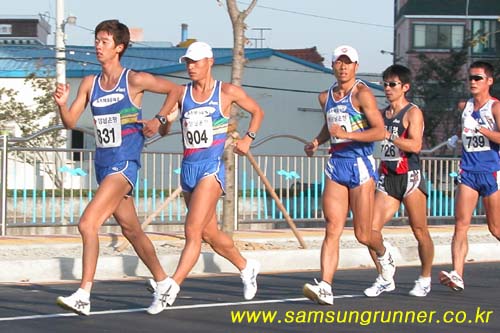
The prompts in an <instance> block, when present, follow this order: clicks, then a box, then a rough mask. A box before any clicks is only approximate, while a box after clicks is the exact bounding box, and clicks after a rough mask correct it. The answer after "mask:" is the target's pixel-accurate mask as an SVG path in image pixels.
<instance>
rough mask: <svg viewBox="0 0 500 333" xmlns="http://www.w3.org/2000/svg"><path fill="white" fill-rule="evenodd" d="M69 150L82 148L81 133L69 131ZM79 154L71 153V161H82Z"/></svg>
mask: <svg viewBox="0 0 500 333" xmlns="http://www.w3.org/2000/svg"><path fill="white" fill-rule="evenodd" d="M71 148H76V149H82V148H83V133H82V132H80V131H71ZM82 154H83V153H81V152H73V161H82V160H83V158H82Z"/></svg>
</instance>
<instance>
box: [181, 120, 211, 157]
mask: <svg viewBox="0 0 500 333" xmlns="http://www.w3.org/2000/svg"><path fill="white" fill-rule="evenodd" d="M183 137H184V146H185V147H186V148H191V149H192V148H208V147H210V146H211V145H212V142H213V140H214V135H213V126H212V118H211V117H193V118H185V119H184V128H183Z"/></svg>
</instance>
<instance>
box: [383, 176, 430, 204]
mask: <svg viewBox="0 0 500 333" xmlns="http://www.w3.org/2000/svg"><path fill="white" fill-rule="evenodd" d="M417 189H418V190H420V191H422V193H424V194H425V196H427V189H426V186H425V181H424V178H423V177H422V172H421V171H420V170H410V171H408V173H404V174H401V175H397V174H388V175H384V174H381V175H380V179H379V180H378V182H377V191H380V192H382V193H385V194H387V195H390V196H391V197H393V198H395V199H397V200H399V201H403V198H404V197H406V196H408V195H410V194H411V193H413V192H414V191H415V190H417Z"/></svg>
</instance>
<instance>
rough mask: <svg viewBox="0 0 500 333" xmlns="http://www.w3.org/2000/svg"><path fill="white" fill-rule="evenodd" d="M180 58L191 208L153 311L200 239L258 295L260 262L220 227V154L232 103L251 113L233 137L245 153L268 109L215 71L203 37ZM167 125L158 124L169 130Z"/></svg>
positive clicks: (189, 263)
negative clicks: (243, 131)
mask: <svg viewBox="0 0 500 333" xmlns="http://www.w3.org/2000/svg"><path fill="white" fill-rule="evenodd" d="M179 62H184V63H185V64H186V69H187V71H188V74H189V77H190V78H191V80H192V81H191V82H190V83H188V84H186V85H184V86H182V87H179V89H181V93H179V94H178V96H180V98H179V100H178V105H179V109H180V112H179V114H180V122H181V128H182V139H183V145H184V157H183V160H182V166H181V186H182V190H183V192H184V200H185V202H186V206H187V208H188V213H187V215H186V221H185V235H186V243H185V246H184V250H183V251H182V254H181V258H180V261H179V264H178V265H177V269H176V271H175V273H174V274H173V275H172V278H168V283H167V284H165V285H162V286H160V285H158V286H157V287H156V289H155V302H154V303H153V305H152V306H151V307H149V309H148V312H149V313H150V314H156V313H159V312H161V311H163V310H164V309H165V308H166V307H167V306H169V305H172V304H173V303H174V301H175V298H176V296H177V293H178V292H179V290H180V287H179V286H180V285H181V284H182V282H183V281H184V280H185V279H186V277H187V276H188V274H189V272H190V271H191V269H192V268H193V266H194V265H195V264H196V261H197V260H198V257H199V256H200V252H201V243H202V241H205V242H207V243H208V244H209V245H210V246H211V247H212V248H213V249H214V251H215V252H217V253H218V254H219V255H221V256H222V257H224V258H226V259H228V260H229V261H230V262H231V263H232V264H234V265H235V266H236V267H237V268H238V269H239V270H240V272H241V279H242V282H243V291H244V292H243V296H244V298H245V299H246V300H250V299H252V298H254V296H255V293H256V292H257V274H258V273H259V270H260V263H259V262H258V261H256V260H252V259H245V258H244V257H243V256H242V255H241V253H240V252H239V251H238V249H237V248H236V246H235V245H234V242H233V240H232V239H231V237H229V236H228V235H227V234H226V233H224V232H223V231H221V230H219V229H218V226H217V218H216V214H215V212H216V206H217V201H218V200H219V197H220V196H221V195H223V194H224V188H225V169H224V163H223V160H222V154H223V152H224V144H225V142H226V139H227V132H228V124H229V116H230V111H231V106H232V104H233V103H234V104H236V105H238V106H239V107H240V108H241V109H243V110H245V111H247V112H248V113H250V115H251V119H250V124H249V127H248V131H247V132H246V134H245V135H244V136H243V137H242V138H241V139H240V140H238V141H236V142H235V143H234V152H236V153H237V154H240V155H244V154H246V153H247V152H248V150H249V148H250V144H251V143H252V141H253V140H254V139H255V136H256V132H257V131H258V130H259V128H260V125H261V122H262V119H263V117H264V112H263V111H262V109H261V108H260V106H259V105H258V104H257V102H256V101H255V100H254V99H253V98H251V97H250V96H248V95H247V94H246V93H245V91H244V90H243V89H242V88H241V87H238V86H235V85H233V84H230V83H225V82H222V81H218V80H215V79H214V78H213V77H212V72H211V70H212V66H213V64H214V58H213V51H212V48H211V47H210V46H209V45H208V44H207V43H204V42H195V43H193V44H191V45H190V46H189V47H188V49H187V51H186V53H185V54H184V55H183V56H182V57H180V59H179ZM167 131H168V128H167V126H162V127H160V134H161V135H165V134H166V133H167Z"/></svg>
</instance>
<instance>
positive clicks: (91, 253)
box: [78, 174, 130, 292]
mask: <svg viewBox="0 0 500 333" xmlns="http://www.w3.org/2000/svg"><path fill="white" fill-rule="evenodd" d="M129 191H130V184H129V183H128V182H127V180H126V179H125V178H124V177H123V176H122V175H120V174H114V175H109V176H107V177H106V178H104V180H103V181H102V183H101V185H100V186H99V188H98V189H97V192H96V195H95V197H94V198H93V199H92V201H90V203H89V204H88V206H87V207H86V208H85V211H84V212H83V215H82V217H81V218H80V222H79V224H78V230H79V231H80V234H81V236H82V242H83V256H82V281H81V284H80V288H82V289H85V290H86V291H88V292H90V290H91V289H92V283H93V281H94V276H95V271H96V267H97V258H98V256H99V234H98V232H99V228H100V227H101V225H102V224H103V223H104V222H105V221H106V219H107V218H108V217H109V216H111V214H112V213H113V212H114V211H115V210H116V209H117V207H118V206H119V205H120V203H121V202H122V200H123V198H124V196H125V195H126V194H127V193H128V192H129Z"/></svg>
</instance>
